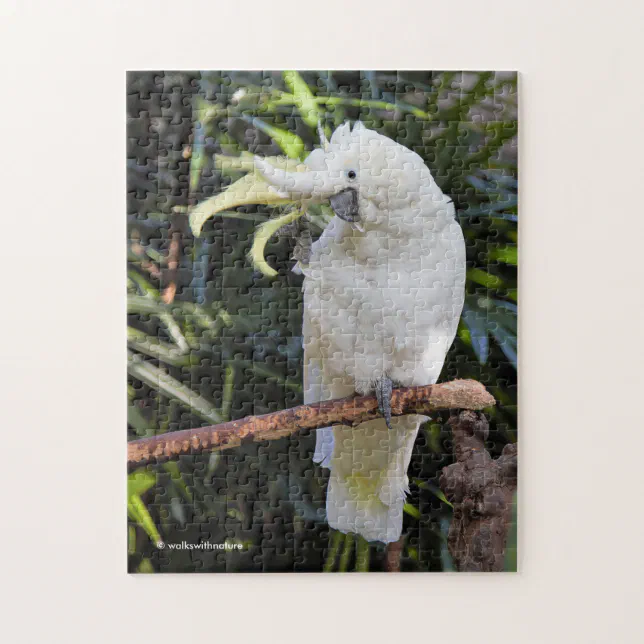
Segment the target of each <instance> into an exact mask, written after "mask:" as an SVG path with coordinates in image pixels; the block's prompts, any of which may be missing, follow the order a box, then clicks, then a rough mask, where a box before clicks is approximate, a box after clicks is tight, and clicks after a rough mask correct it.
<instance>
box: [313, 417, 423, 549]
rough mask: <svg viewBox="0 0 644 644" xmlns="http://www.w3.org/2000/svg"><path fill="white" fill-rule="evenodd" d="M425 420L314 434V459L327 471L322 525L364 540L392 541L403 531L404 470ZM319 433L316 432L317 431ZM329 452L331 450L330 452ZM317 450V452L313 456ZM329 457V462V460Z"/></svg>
mask: <svg viewBox="0 0 644 644" xmlns="http://www.w3.org/2000/svg"><path fill="white" fill-rule="evenodd" d="M426 420H427V416H420V415H409V416H398V417H395V418H392V419H391V425H392V429H391V430H389V429H387V425H386V424H385V421H384V420H382V419H378V420H371V421H367V422H365V423H361V424H360V425H358V426H357V427H353V428H352V427H346V426H336V427H334V428H333V430H332V431H333V440H332V444H330V441H329V439H330V438H331V436H330V432H331V430H330V429H327V430H322V431H324V432H327V433H326V434H320V435H319V436H318V443H323V442H326V449H320V448H321V445H320V444H318V449H317V450H316V456H317V457H318V458H317V459H316V460H322V458H320V456H322V452H326V454H325V456H327V458H326V459H324V460H325V461H326V462H323V464H324V465H325V466H327V467H329V468H330V470H331V476H330V478H329V487H328V490H327V501H326V508H327V521H328V523H329V525H330V526H331V527H332V528H335V529H336V530H340V531H341V532H345V533H346V532H354V533H356V534H359V535H362V536H363V537H364V538H365V539H366V540H367V541H383V542H385V543H389V542H392V541H397V540H398V539H399V538H400V534H401V532H402V521H403V506H404V504H405V497H406V494H407V493H408V492H409V486H408V479H407V467H408V466H409V460H410V458H411V452H412V448H413V446H414V441H415V439H416V434H417V433H418V428H419V427H420V425H421V423H423V422H424V421H426ZM318 431H320V430H318ZM329 448H330V449H329ZM318 452H319V454H318ZM329 457H330V458H329Z"/></svg>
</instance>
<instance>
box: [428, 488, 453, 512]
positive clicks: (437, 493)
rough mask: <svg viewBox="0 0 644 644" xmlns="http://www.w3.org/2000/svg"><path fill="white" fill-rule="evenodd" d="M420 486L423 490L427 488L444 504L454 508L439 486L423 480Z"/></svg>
mask: <svg viewBox="0 0 644 644" xmlns="http://www.w3.org/2000/svg"><path fill="white" fill-rule="evenodd" d="M420 487H422V488H423V490H427V491H428V492H431V493H432V494H433V495H434V496H435V497H436V498H437V499H439V500H441V501H442V502H443V503H444V504H445V505H449V507H450V508H454V506H453V505H452V504H451V503H450V502H449V501H448V500H447V497H446V496H445V494H443V490H441V489H440V488H439V487H437V486H436V485H434V484H432V483H428V482H424V483H423V484H422V485H421V486H420Z"/></svg>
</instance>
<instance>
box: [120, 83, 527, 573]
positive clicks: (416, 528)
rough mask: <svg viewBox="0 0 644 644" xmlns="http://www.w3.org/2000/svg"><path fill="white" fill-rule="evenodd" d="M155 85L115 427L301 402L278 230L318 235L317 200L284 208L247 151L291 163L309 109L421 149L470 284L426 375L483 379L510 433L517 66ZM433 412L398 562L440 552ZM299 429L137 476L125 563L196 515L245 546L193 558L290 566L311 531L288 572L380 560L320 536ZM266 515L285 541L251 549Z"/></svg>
mask: <svg viewBox="0 0 644 644" xmlns="http://www.w3.org/2000/svg"><path fill="white" fill-rule="evenodd" d="M152 76H153V75H152ZM150 78H151V76H150V74H148V73H140V74H139V73H137V74H133V75H131V76H130V79H129V82H130V90H129V91H130V93H131V94H132V95H136V94H137V93H138V94H139V95H145V87H147V85H146V83H149V82H151V81H150ZM164 83H165V85H164V90H163V92H164V93H162V95H161V105H162V107H160V108H159V111H158V113H154V114H152V113H151V115H152V116H153V118H156V119H157V120H158V124H157V125H158V128H157V130H158V134H157V138H156V139H155V145H156V146H157V148H158V149H159V150H160V151H162V152H163V154H161V152H159V153H158V158H159V159H161V161H162V162H159V163H157V161H156V158H157V157H155V159H154V160H153V166H152V167H153V169H152V171H151V170H150V168H149V167H147V166H145V167H144V166H141V165H140V164H141V161H140V159H142V158H146V154H147V149H146V148H145V147H144V146H145V141H146V140H147V139H146V137H147V136H148V135H149V131H148V130H147V129H145V128H147V125H145V123H144V121H143V120H142V117H141V116H140V114H141V112H142V111H146V110H142V108H141V107H137V105H136V104H135V105H134V106H133V108H132V114H131V117H132V122H131V125H130V130H129V133H128V134H129V136H130V140H132V141H133V146H134V147H133V148H132V152H131V154H130V161H129V172H130V174H129V179H128V199H129V206H128V212H129V215H128V223H129V227H128V234H129V242H130V248H129V251H128V260H129V271H128V278H129V279H128V323H129V328H128V346H129V349H130V352H129V358H128V373H129V387H128V435H129V437H130V438H136V437H139V436H144V435H154V434H159V433H163V432H166V431H173V430H176V429H185V428H189V427H194V426H198V425H199V424H204V423H208V424H212V423H218V422H221V421H222V420H224V419H228V418H232V419H234V418H239V417H242V416H245V415H247V414H249V413H264V412H268V411H273V410H275V409H277V408H281V407H290V406H293V405H296V404H298V403H300V402H301V379H302V376H301V364H300V361H301V342H300V334H301V318H302V312H301V293H300V286H301V277H299V276H297V275H294V274H293V273H291V272H290V267H291V265H292V261H291V259H290V257H291V254H292V250H293V238H292V234H291V232H290V230H289V229H290V227H292V226H293V225H294V223H293V222H294V221H295V220H296V219H297V220H298V225H299V224H301V225H306V226H309V230H310V232H311V234H312V235H313V237H315V236H316V235H319V234H320V232H321V230H322V229H323V228H324V226H325V225H326V224H327V223H328V221H329V220H330V215H329V212H328V209H325V208H324V207H322V208H318V209H317V210H314V211H312V212H310V213H309V215H310V216H309V219H310V221H307V222H306V224H304V223H303V222H304V218H302V217H301V212H299V211H294V210H290V209H289V208H290V206H289V204H288V203H287V202H286V201H285V200H283V199H281V198H280V197H279V195H276V194H275V193H274V191H271V189H270V188H269V186H268V185H267V184H266V183H265V182H264V183H263V185H262V179H261V177H260V176H259V175H257V173H256V172H255V171H254V168H253V165H252V157H253V155H254V154H256V153H260V154H262V155H264V156H266V157H270V160H271V162H272V163H274V164H276V165H281V166H282V167H284V166H285V165H286V164H288V166H289V169H290V170H296V169H297V164H298V162H299V161H300V160H301V159H303V158H304V157H305V156H306V155H307V154H308V153H309V152H310V151H311V150H313V149H314V148H315V147H316V146H317V145H319V135H318V123H320V124H321V126H322V128H323V129H324V130H325V132H326V133H327V136H328V134H330V132H331V131H332V129H333V128H335V127H336V126H337V125H339V124H341V123H342V122H343V121H344V120H345V119H349V120H352V121H354V120H357V119H360V120H361V121H363V122H364V123H365V125H366V126H367V127H369V128H373V129H376V130H378V131H379V132H381V133H383V134H385V135H386V136H389V137H391V138H393V139H395V140H397V141H398V142H400V143H402V144H403V145H405V146H407V147H409V148H411V149H413V150H415V151H416V152H417V153H418V154H420V155H421V156H422V157H423V159H424V160H425V162H426V163H427V165H428V167H429V168H430V170H431V171H432V173H433V175H434V177H435V179H436V181H437V182H438V183H439V185H440V186H441V188H442V190H443V191H444V192H445V193H446V194H449V195H450V196H451V197H452V198H453V200H454V203H455V206H456V208H457V214H458V217H459V219H460V222H461V224H462V227H463V231H464V234H465V238H466V243H467V253H468V254H467V261H468V267H467V268H468V271H467V277H468V281H467V287H466V288H467V296H466V306H465V309H464V314H463V318H462V321H461V324H460V326H459V331H458V335H457V339H456V341H455V343H454V346H453V347H452V349H451V351H450V353H449V355H448V359H447V361H446V364H445V368H444V371H443V374H442V379H443V380H447V379H452V378H455V377H471V378H474V379H477V380H479V381H481V382H483V383H484V384H485V385H486V386H488V388H489V389H490V390H491V391H492V393H493V394H494V395H495V397H496V399H497V401H498V403H499V404H498V407H497V408H496V409H495V410H494V411H493V412H492V418H491V434H490V446H491V451H492V452H493V454H494V455H497V454H498V453H500V451H501V449H502V447H503V445H504V444H505V443H506V442H508V441H511V440H516V348H517V341H516V330H517V308H516V300H517V280H516V264H517V241H518V240H517V166H516V162H517V156H516V132H517V114H516V78H515V76H514V75H512V74H505V75H503V74H495V73H491V72H489V73H488V72H478V73H472V74H461V73H456V72H406V73H403V72H401V73H398V74H392V73H389V72H371V73H368V74H366V73H365V74H362V73H359V72H334V73H331V72H319V73H318V72H299V73H298V72H294V71H289V72H283V73H262V72H227V73H225V74H223V73H219V72H208V73H195V74H174V75H167V76H166V77H165V80H164ZM186 88H188V89H186ZM177 91H180V92H183V94H184V95H185V96H184V100H183V101H182V102H180V103H179V102H172V100H171V99H172V97H173V96H175V95H176V92H177ZM163 101H167V106H168V107H163V106H164V105H166V103H164V102H163ZM150 109H152V108H150ZM164 110H165V111H164ZM186 123H187V124H189V125H190V127H189V128H186V127H185V124H186ZM139 125H140V127H141V128H143V129H142V130H141V131H139V130H138V129H137V128H138V127H139ZM279 155H286V157H287V158H284V157H283V156H279ZM151 172H152V175H153V177H154V179H155V180H154V181H150V175H151ZM230 186H232V188H229V187H230ZM226 188H229V189H226ZM257 204H260V205H257ZM188 222H189V224H190V227H191V229H192V231H193V233H194V234H195V235H197V236H198V237H192V236H191V235H190V234H189V232H188ZM175 230H180V231H183V234H182V236H181V254H180V265H179V267H178V270H177V271H176V274H175V278H176V280H177V286H178V288H177V295H176V297H175V298H174V300H173V301H172V303H170V304H168V303H167V299H164V292H165V289H166V287H167V286H168V284H169V283H170V281H172V271H171V270H170V267H169V264H168V255H169V248H170V245H171V244H170V242H171V239H172V234H173V231H175ZM441 420H442V419H441V418H440V417H439V416H437V417H436V418H434V422H433V423H432V425H431V426H430V427H428V428H426V429H425V431H424V432H421V434H420V435H419V440H418V441H417V445H416V448H415V451H414V456H413V458H412V463H411V466H410V472H409V477H410V480H411V481H412V483H411V496H410V498H409V499H408V503H407V504H406V506H405V527H404V530H405V534H406V542H405V543H406V547H405V551H404V555H403V569H404V570H442V569H450V566H451V562H450V559H449V555H448V553H447V551H446V546H445V535H446V526H447V525H449V520H450V517H451V507H450V505H449V503H448V502H447V500H446V499H445V498H444V497H442V496H441V495H442V492H440V489H439V488H438V487H437V476H438V474H439V473H440V470H441V469H442V467H444V466H445V465H447V464H449V463H450V462H451V454H450V446H449V434H448V433H447V432H446V430H445V429H444V428H443V429H441ZM313 441H314V437H313V436H312V435H302V436H298V437H293V438H291V439H282V440H280V441H273V442H272V443H269V444H268V445H263V446H257V445H243V446H241V447H239V448H238V449H236V450H234V453H228V454H227V455H226V456H225V457H223V458H222V457H221V456H220V455H212V457H211V456H209V455H203V456H199V457H190V458H186V459H182V460H181V461H180V462H178V463H174V464H171V465H168V466H166V467H159V468H156V470H155V473H154V474H152V473H151V472H146V473H145V475H144V476H143V478H141V475H140V474H139V476H138V478H136V479H135V480H136V481H137V482H138V483H137V485H138V486H139V487H135V488H134V490H135V491H134V492H132V491H129V492H128V512H129V515H130V518H131V524H130V530H129V532H128V537H129V538H128V549H129V552H130V567H131V569H132V570H139V571H141V572H153V571H154V570H155V569H158V568H159V565H160V564H159V560H158V553H157V551H156V549H155V547H154V543H155V542H156V540H162V541H165V542H168V543H172V542H176V541H181V539H182V538H183V537H182V536H181V535H184V534H185V531H186V530H187V529H189V527H190V526H194V525H197V524H198V525H207V526H208V540H209V541H211V542H223V541H224V540H226V539H228V538H230V535H231V534H234V535H235V537H234V539H236V540H237V542H239V543H243V544H244V549H243V550H242V551H241V552H240V553H235V554H226V555H225V556H223V555H214V554H212V555H203V557H201V555H199V556H200V557H201V559H200V560H199V567H200V568H202V569H207V570H237V569H239V570H259V569H263V570H264V569H268V570H287V569H293V566H294V565H295V563H294V562H295V555H294V554H293V555H288V553H289V552H291V550H289V548H290V547H291V546H289V547H287V545H286V544H295V545H294V546H293V547H294V548H298V547H299V548H305V547H306V546H307V544H311V543H313V544H315V547H314V548H310V549H309V550H307V556H306V562H305V564H304V565H303V568H299V569H303V570H322V569H324V570H348V569H351V566H354V568H355V569H356V570H366V569H371V570H381V569H382V566H383V565H384V564H383V561H384V554H383V550H382V548H379V547H377V546H375V545H373V544H371V545H370V544H365V543H362V542H361V541H360V540H358V541H357V542H355V543H354V541H353V540H352V539H351V538H349V537H344V535H342V534H341V533H337V532H333V533H332V535H331V536H329V535H328V532H329V530H328V527H327V526H326V525H325V523H324V512H323V506H324V488H325V476H326V474H325V472H324V471H323V470H321V469H320V468H317V467H315V468H314V467H313V465H312V463H311V452H312V447H313ZM312 468H313V475H312V476H311V469H312ZM260 480H261V485H260V483H259V481H260ZM142 482H145V485H144V484H143V483H142ZM148 484H149V486H148V487H145V486H146V485H148ZM152 500H154V503H152ZM285 526H291V527H290V528H288V530H287V528H286V527H285ZM264 529H271V530H272V532H271V534H272V539H273V540H274V542H275V543H276V544H279V546H278V549H279V548H282V550H283V551H284V552H285V553H287V554H285V555H284V556H283V557H281V558H280V557H277V556H273V557H272V558H271V557H269V556H268V555H267V554H265V553H264V551H263V549H262V544H263V542H264V538H265V537H264V536H263V535H264V532H263V530H264ZM201 538H203V535H202V536H201ZM325 549H326V557H325V556H324V554H325ZM194 557H195V555H193V558H192V559H191V558H190V557H189V556H186V557H184V558H181V557H180V556H179V555H177V556H176V558H174V555H173V559H172V562H171V564H170V568H169V569H171V570H177V571H179V570H182V571H184V570H192V569H196V567H197V563H196V561H197V559H195V558H194Z"/></svg>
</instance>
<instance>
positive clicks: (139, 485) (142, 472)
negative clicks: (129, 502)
mask: <svg viewBox="0 0 644 644" xmlns="http://www.w3.org/2000/svg"><path fill="white" fill-rule="evenodd" d="M156 482H157V477H156V475H155V474H154V473H153V472H150V471H149V470H147V469H146V468H144V467H142V468H139V469H138V470H136V471H134V472H132V474H130V475H129V476H128V477H127V494H128V496H131V495H133V494H138V495H141V494H145V493H146V492H147V491H148V490H149V489H150V488H151V487H152V486H154V485H155V484H156Z"/></svg>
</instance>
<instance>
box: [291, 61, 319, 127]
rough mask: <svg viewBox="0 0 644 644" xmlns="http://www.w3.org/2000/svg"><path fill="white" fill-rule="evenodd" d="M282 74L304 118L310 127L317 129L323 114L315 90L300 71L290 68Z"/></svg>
mask: <svg viewBox="0 0 644 644" xmlns="http://www.w3.org/2000/svg"><path fill="white" fill-rule="evenodd" d="M282 76H283V77H284V83H285V84H286V86H287V87H288V88H289V90H290V91H291V93H292V94H293V96H294V98H295V105H296V106H297V108H298V110H299V111H300V114H301V115H302V120H303V121H304V122H305V123H306V124H307V125H308V126H309V127H310V128H312V129H315V128H316V127H317V124H318V121H319V120H320V119H321V118H322V116H323V115H322V113H321V110H320V107H319V105H318V102H317V101H316V99H315V96H314V95H313V92H312V91H311V90H310V89H309V86H308V85H307V84H306V82H305V81H304V79H303V78H302V76H300V74H299V73H298V72H296V71H294V70H288V71H284V72H282Z"/></svg>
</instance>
